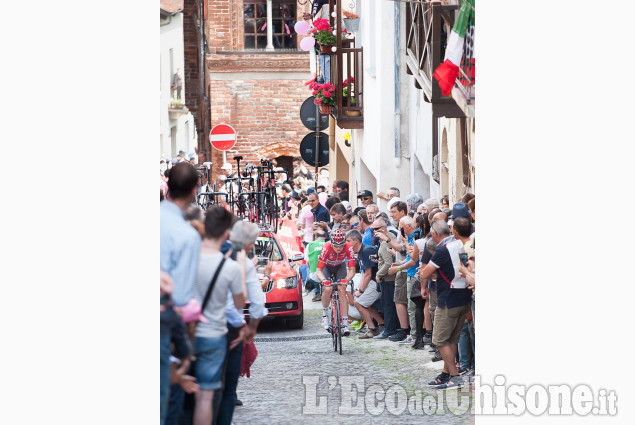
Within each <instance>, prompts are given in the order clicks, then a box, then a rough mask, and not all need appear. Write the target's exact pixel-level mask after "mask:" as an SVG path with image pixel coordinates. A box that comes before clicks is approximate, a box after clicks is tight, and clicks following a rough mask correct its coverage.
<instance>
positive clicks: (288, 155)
mask: <svg viewBox="0 0 635 425" xmlns="http://www.w3.org/2000/svg"><path fill="white" fill-rule="evenodd" d="M256 153H257V154H258V156H259V157H260V158H270V159H275V160H276V161H277V162H278V167H282V168H284V169H285V170H286V171H287V172H288V173H289V180H293V158H296V157H299V156H300V144H299V143H294V142H273V143H269V144H268V145H266V146H263V147H262V148H260V149H258V150H257V151H256Z"/></svg>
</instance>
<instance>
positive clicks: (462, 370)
mask: <svg viewBox="0 0 635 425" xmlns="http://www.w3.org/2000/svg"><path fill="white" fill-rule="evenodd" d="M457 371H458V372H459V376H463V375H467V374H468V373H469V372H470V368H469V367H461V368H459V369H458V370H457Z"/></svg>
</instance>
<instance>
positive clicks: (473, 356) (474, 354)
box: [470, 295, 476, 368]
mask: <svg viewBox="0 0 635 425" xmlns="http://www.w3.org/2000/svg"><path fill="white" fill-rule="evenodd" d="M475 319H476V317H475V314H474V295H472V323H470V341H471V342H472V367H474V368H476V364H475V360H476V350H475V348H476V345H475V341H476V338H475V334H476V332H475V330H474V322H475Z"/></svg>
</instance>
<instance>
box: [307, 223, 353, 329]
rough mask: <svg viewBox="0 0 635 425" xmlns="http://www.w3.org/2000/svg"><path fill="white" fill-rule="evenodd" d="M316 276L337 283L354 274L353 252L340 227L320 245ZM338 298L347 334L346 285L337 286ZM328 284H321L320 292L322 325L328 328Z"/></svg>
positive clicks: (329, 298) (347, 279) (329, 293)
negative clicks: (321, 289)
mask: <svg viewBox="0 0 635 425" xmlns="http://www.w3.org/2000/svg"><path fill="white" fill-rule="evenodd" d="M315 275H316V277H317V278H318V280H319V281H320V282H322V281H324V280H329V281H331V282H333V283H337V282H339V281H340V280H346V281H350V280H351V279H352V278H353V276H355V253H354V251H353V247H352V245H351V244H349V243H348V242H346V235H345V234H344V231H343V230H342V229H335V230H333V232H332V233H331V240H330V241H329V242H326V243H325V244H324V245H323V246H322V251H321V252H320V256H319V257H318V263H317V270H316V272H315ZM337 290H338V291H339V298H340V302H341V306H342V321H343V322H344V326H345V328H344V334H345V335H348V334H349V333H350V329H349V328H348V302H347V300H346V287H345V286H344V285H342V286H338V287H337ZM332 291H333V288H332V287H331V286H330V285H324V286H323V292H322V326H323V327H324V329H328V328H329V321H328V318H327V314H328V307H329V302H330V301H331V292H332Z"/></svg>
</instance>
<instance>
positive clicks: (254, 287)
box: [215, 220, 273, 425]
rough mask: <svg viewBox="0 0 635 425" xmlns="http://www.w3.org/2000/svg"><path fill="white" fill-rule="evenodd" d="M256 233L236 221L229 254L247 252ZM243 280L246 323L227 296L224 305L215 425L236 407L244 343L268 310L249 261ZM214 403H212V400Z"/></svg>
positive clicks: (224, 423)
mask: <svg viewBox="0 0 635 425" xmlns="http://www.w3.org/2000/svg"><path fill="white" fill-rule="evenodd" d="M259 233H260V229H259V228H258V225H256V224H255V223H249V222H247V221H242V220H239V221H236V223H234V225H233V226H232V229H231V236H230V241H231V250H232V256H233V255H234V254H235V253H241V252H242V253H245V252H251V251H252V249H253V247H254V244H255V242H256V238H257V237H258V234H259ZM272 266H273V263H272V262H270V261H269V262H268V263H267V264H266V265H265V269H264V278H263V283H265V282H266V281H268V280H269V279H271V269H272ZM245 274H246V277H245V283H246V286H247V300H248V301H249V324H246V322H245V320H244V319H245V317H244V316H245V315H244V314H243V309H242V307H240V306H238V305H234V303H233V302H232V301H233V300H232V299H230V298H228V299H227V304H226V314H227V328H228V329H229V332H228V338H227V343H228V344H229V346H228V348H227V359H226V361H225V364H226V366H225V374H224V376H223V379H222V381H223V389H222V390H221V392H220V394H219V397H218V417H217V421H216V422H215V423H216V424H218V425H230V424H231V422H232V417H233V415H234V407H235V406H236V400H237V397H236V388H237V387H238V377H239V376H240V365H241V359H242V354H243V348H244V346H245V344H252V343H253V338H254V336H255V335H256V331H257V329H258V324H259V323H260V320H261V319H262V318H263V317H265V316H266V315H267V313H269V311H268V310H267V308H265V294H264V292H262V286H261V283H260V280H259V279H258V275H257V273H256V266H255V265H254V263H253V262H252V261H247V262H246V272H245ZM215 406H216V403H215Z"/></svg>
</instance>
